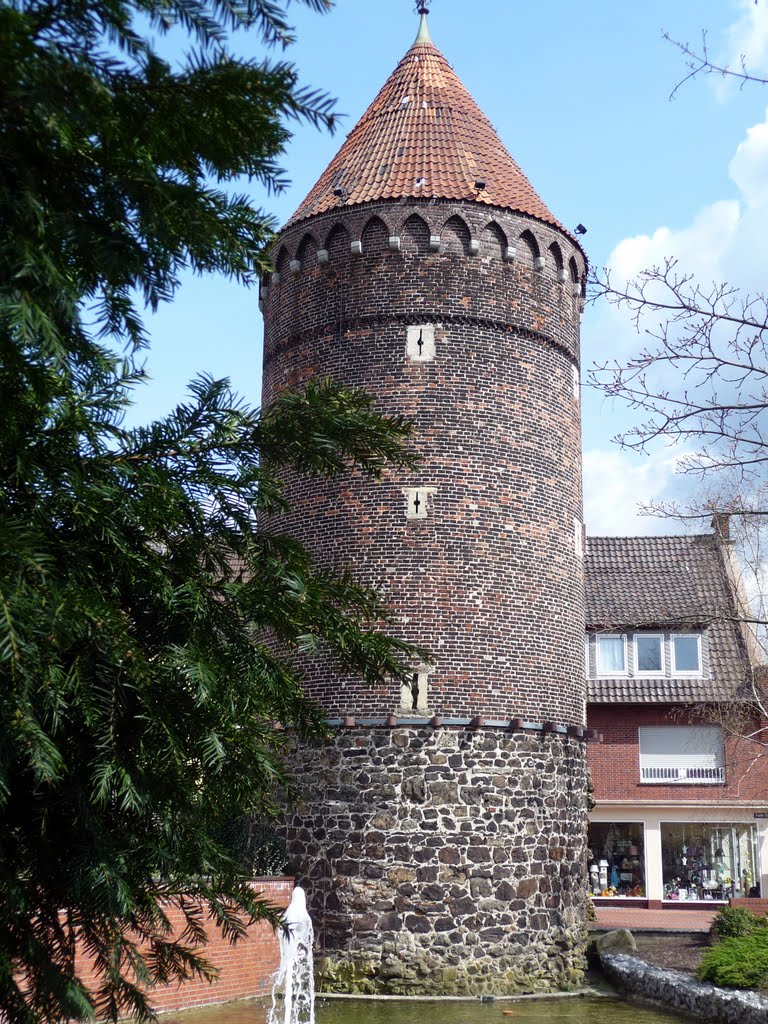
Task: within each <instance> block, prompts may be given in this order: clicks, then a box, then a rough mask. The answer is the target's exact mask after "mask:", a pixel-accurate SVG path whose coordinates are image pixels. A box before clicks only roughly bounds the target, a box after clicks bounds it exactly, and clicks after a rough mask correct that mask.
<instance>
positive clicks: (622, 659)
mask: <svg viewBox="0 0 768 1024" xmlns="http://www.w3.org/2000/svg"><path fill="white" fill-rule="evenodd" d="M586 662H587V676H588V677H591V678H593V679H594V678H598V679H601V678H602V679H615V678H618V677H621V676H629V677H630V678H633V679H648V678H654V677H656V678H664V677H666V678H668V679H669V678H673V677H676V678H690V677H692V676H702V675H704V651H703V644H702V634H701V633H645V632H643V633H593V634H592V635H591V636H588V637H587V648H586Z"/></svg>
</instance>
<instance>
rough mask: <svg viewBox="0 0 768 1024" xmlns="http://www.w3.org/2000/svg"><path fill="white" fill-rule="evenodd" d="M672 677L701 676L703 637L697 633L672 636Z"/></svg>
mask: <svg viewBox="0 0 768 1024" xmlns="http://www.w3.org/2000/svg"><path fill="white" fill-rule="evenodd" d="M671 647H672V675H673V676H700V675H701V637H700V636H699V635H698V634H696V633H689V634H680V635H675V634H673V636H672V643H671Z"/></svg>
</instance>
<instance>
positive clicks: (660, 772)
mask: <svg viewBox="0 0 768 1024" xmlns="http://www.w3.org/2000/svg"><path fill="white" fill-rule="evenodd" d="M640 781H641V782H670V783H675V782H689V783H690V782H694V783H697V784H698V785H702V786H706V785H714V784H716V783H718V782H725V768H723V767H719V768H694V767H689V768H651V767H649V766H644V767H642V768H641V769H640Z"/></svg>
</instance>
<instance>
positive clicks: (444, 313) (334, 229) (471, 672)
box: [262, 8, 586, 994]
mask: <svg viewBox="0 0 768 1024" xmlns="http://www.w3.org/2000/svg"><path fill="white" fill-rule="evenodd" d="M274 259H275V267H276V271H275V273H274V274H273V275H272V278H271V281H269V282H268V283H266V286H265V287H264V289H263V292H262V300H263V310H264V317H265V343H264V401H265V403H268V402H269V400H270V398H271V397H272V396H274V395H275V394H276V393H277V392H278V391H279V390H280V388H281V387H284V386H286V385H297V384H301V383H302V382H303V381H306V380H307V379H309V378H310V377H312V376H315V375H317V376H322V377H332V378H335V379H337V380H342V381H344V382H345V383H348V384H350V385H354V386H358V387H362V388H364V389H366V390H367V391H369V392H370V393H372V394H373V395H374V396H375V401H376V406H377V408H378V409H379V410H380V411H382V412H385V413H390V414H391V413H403V414H405V415H406V416H407V417H408V418H410V419H411V420H412V421H413V423H414V424H415V429H416V437H415V445H416V447H417V449H418V450H419V452H420V455H421V459H422V461H421V463H420V465H419V467H418V470H417V471H416V472H415V473H413V474H412V475H397V474H395V473H391V474H390V475H389V476H387V477H386V478H385V479H384V480H383V481H380V482H374V481H370V480H367V479H364V478H361V477H360V476H358V475H355V474H350V475H349V477H348V478H346V479H344V480H341V481H338V482H336V483H331V484H329V483H328V482H327V481H325V480H323V481H317V482H315V481H306V480H302V481H301V482H298V481H297V482H295V483H292V482H291V481H288V484H287V487H288V495H289V498H290V500H291V503H292V509H291V512H290V513H289V514H287V515H286V516H285V517H284V518H283V519H282V520H281V524H280V525H281V526H282V527H283V528H285V529H286V530H287V531H289V532H290V533H291V534H293V535H295V536H297V537H298V538H299V539H300V540H302V541H303V542H304V543H305V544H306V545H307V546H308V547H309V548H310V549H311V550H312V551H314V553H315V554H316V556H317V558H318V560H319V561H320V562H321V563H322V564H327V565H332V564H334V565H335V564H338V565H348V566H351V567H352V568H353V570H354V572H355V573H356V575H357V576H358V577H359V578H360V579H361V581H363V582H365V583H371V584H375V585H376V586H377V587H378V588H379V589H380V590H381V591H382V592H383V594H384V596H385V598H386V600H387V603H388V605H389V606H390V608H391V609H392V610H393V612H394V613H395V615H396V616H397V621H398V632H399V634H400V635H401V636H403V637H404V638H406V639H408V640H411V641H413V642H416V643H418V644H420V645H422V646H424V647H426V648H428V649H429V650H430V651H431V652H432V659H431V661H430V663H429V664H424V665H414V673H413V679H412V682H411V684H410V685H408V686H404V687H401V686H400V685H399V684H394V683H393V684H392V686H391V687H389V688H387V687H382V688H372V687H370V686H368V685H366V684H364V683H362V682H361V681H360V680H359V679H355V678H344V677H342V676H340V675H339V673H338V671H337V670H335V669H334V667H333V666H332V665H330V664H325V663H321V662H317V663H315V664H313V665H312V666H311V667H310V668H309V669H308V672H307V677H306V679H307V682H306V688H307V691H308V694H309V695H310V696H311V697H313V698H314V699H315V700H317V701H318V702H319V703H320V704H321V705H322V706H323V708H324V710H325V712H326V714H327V716H328V718H329V720H330V721H331V723H332V724H333V725H334V726H336V727H337V729H338V731H337V732H336V734H335V738H334V739H333V740H332V741H330V742H329V743H328V744H327V745H325V746H323V747H321V748H314V749H307V750H299V751H297V755H296V762H295V763H296V773H297V782H298V785H299V787H300V789H301V791H302V793H303V794H304V802H303V803H302V804H301V805H300V806H299V807H298V808H297V809H296V810H295V811H293V812H291V814H290V815H289V817H288V820H287V840H288V845H289V850H290V854H291V857H292V867H293V869H294V870H295V871H296V873H297V875H298V876H299V878H300V879H301V881H302V882H303V884H305V885H306V887H307V890H308V893H309V897H310V909H311V911H312V913H313V916H314V919H315V925H316V933H317V935H318V941H319V944H320V946H321V950H320V952H321V954H322V957H321V984H322V987H324V988H325V989H326V990H333V989H336V990H348V991H368V992H373V991H378V992H389V993H403V992H411V993H419V992H421V993H431V992H443V993H472V994H479V993H485V992H488V993H506V992H514V991H521V990H522V991H534V990H535V991H542V990H546V989H552V988H557V987H563V986H567V985H571V984H574V983H576V982H578V980H579V977H580V972H581V969H582V937H583V936H582V930H583V910H584V900H585V889H584V887H583V858H584V836H585V824H586V778H585V776H586V770H585V756H584V742H585V733H584V728H583V726H584V648H583V643H584V641H583V638H584V611H583V567H582V524H581V440H580V421H579V319H580V312H581V306H582V293H583V281H584V275H585V271H586V263H585V258H584V254H583V252H582V250H581V248H580V246H579V245H578V243H577V242H576V241H575V239H574V238H573V237H572V236H571V235H570V234H569V233H568V232H567V231H566V230H565V229H564V228H563V227H562V225H560V224H559V223H558V221H557V220H556V219H555V218H554V217H553V216H552V214H551V213H550V212H549V211H548V209H547V207H546V206H545V205H544V204H543V202H542V201H541V199H540V198H539V196H538V195H537V194H536V192H535V191H534V189H533V188H532V186H531V184H530V183H529V182H528V180H527V179H526V177H525V176H524V175H523V173H522V172H521V170H520V168H519V167H518V166H517V164H516V163H515V162H514V160H513V159H512V158H511V157H510V156H509V154H508V153H507V151H506V150H505V149H504V146H503V145H502V143H501V141H500V140H499V138H498V136H497V135H496V133H495V131H494V130H493V128H492V126H491V125H490V123H489V122H488V120H487V119H486V118H485V117H484V115H483V114H482V112H481V111H480V110H479V108H478V107H477V105H476V104H475V103H474V101H473V100H472V98H471V97H470V96H469V94H468V93H467V91H466V90H465V88H464V86H463V85H462V84H461V82H460V81H459V79H458V78H457V76H456V75H455V73H454V72H453V70H452V69H451V67H450V65H449V64H448V62H447V61H446V60H445V58H444V57H443V56H442V54H441V53H440V51H439V50H438V49H437V48H436V47H435V46H434V44H433V43H432V41H431V39H430V36H429V31H428V27H427V21H426V12H425V11H424V9H423V8H422V15H421V24H420V28H419V33H418V35H417V37H416V40H415V42H414V44H413V45H412V46H411V48H410V49H409V50H408V52H407V53H406V55H405V57H404V58H403V59H402V60H401V61H400V63H399V64H398V66H397V68H396V69H395V71H394V72H393V73H392V75H391V76H390V78H389V79H388V80H387V82H386V83H385V85H384V87H383V88H382V90H381V91H380V93H379V95H378V96H377V97H376V99H375V100H374V101H373V103H372V104H371V106H370V107H369V108H368V110H367V111H366V113H365V114H364V115H363V117H362V119H361V120H360V122H359V123H358V124H357V125H356V127H355V128H354V129H353V130H352V132H351V133H350V134H349V136H348V137H347V140H346V142H345V143H344V145H343V146H342V148H341V150H340V151H339V153H338V154H337V156H336V157H335V158H334V159H333V161H332V162H331V164H330V166H329V167H328V168H327V169H326V171H325V172H324V173H323V175H322V176H321V178H320V180H319V181H318V183H317V184H316V185H315V187H314V188H313V189H312V191H311V192H310V193H309V195H308V196H307V198H306V199H305V200H304V202H303V203H302V204H301V205H300V207H299V209H298V210H297V211H296V213H295V214H294V216H293V217H292V219H291V220H290V222H289V223H288V225H287V226H286V227H285V229H284V230H283V232H282V234H281V236H280V239H279V241H278V243H277V246H276V249H275V254H274Z"/></svg>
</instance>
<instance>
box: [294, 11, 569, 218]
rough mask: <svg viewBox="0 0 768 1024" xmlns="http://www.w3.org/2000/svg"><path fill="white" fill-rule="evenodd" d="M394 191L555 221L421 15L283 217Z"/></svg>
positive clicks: (396, 195) (355, 202)
mask: <svg viewBox="0 0 768 1024" xmlns="http://www.w3.org/2000/svg"><path fill="white" fill-rule="evenodd" d="M483 182H484V183H485V187H484V188H478V183H483ZM334 189H336V190H338V189H344V192H343V193H342V194H341V195H335V194H334ZM402 198H421V199H425V198H426V199H432V198H437V199H452V200H463V201H467V202H475V203H482V204H485V205H488V206H499V207H502V208H505V209H509V210H514V211H516V212H518V213H524V214H528V215H529V216H531V217H535V218H536V219H537V220H541V221H545V222H546V223H547V224H554V225H556V226H557V227H562V225H560V224H559V223H558V221H557V220H556V219H555V218H554V217H553V216H552V214H551V213H550V212H549V210H548V209H547V207H546V206H545V205H544V203H543V202H542V201H541V199H540V198H539V196H538V195H537V194H536V191H535V190H534V188H533V186H532V185H531V183H530V182H529V181H528V179H527V178H526V176H525V175H524V174H523V172H522V171H521V170H520V168H519V167H518V165H517V164H516V163H515V161H514V160H513V159H512V157H511V156H510V155H509V153H508V152H507V151H506V149H505V148H504V146H503V144H502V142H501V140H500V139H499V137H498V135H497V134H496V132H495V130H494V128H493V126H492V125H491V123H490V121H489V120H488V118H487V117H486V116H485V115H484V114H483V112H482V111H481V110H480V108H479V107H478V105H477V104H476V103H475V101H474V100H473V99H472V97H471V96H470V95H469V93H468V92H467V90H466V89H465V88H464V86H463V85H462V83H461V82H460V80H459V78H458V76H457V75H456V73H455V72H454V70H453V68H452V67H451V66H450V64H449V63H448V61H447V60H446V59H445V57H444V56H443V55H442V53H440V51H439V50H438V49H437V47H436V46H435V45H434V44H433V43H432V41H431V40H430V38H429V33H428V31H427V29H426V20H425V19H424V18H422V25H421V29H420V31H419V34H418V36H417V37H416V41H415V42H414V44H413V45H412V46H411V48H410V49H409V50H408V52H407V53H406V55H405V56H404V57H403V59H402V60H401V61H400V63H399V64H398V65H397V67H396V68H395V70H394V71H393V72H392V74H391V75H390V76H389V78H388V79H387V81H386V83H385V84H384V86H383V88H382V89H381V91H380V92H379V94H378V96H377V97H376V99H375V100H374V101H373V103H372V104H371V105H370V107H369V108H368V109H367V110H366V112H365V114H363V116H362V118H361V119H360V121H358V123H357V124H356V125H355V127H354V128H353V129H352V131H351V132H350V133H349V135H348V136H347V139H346V141H345V143H344V145H343V146H342V147H341V149H340V150H339V152H338V153H337V154H336V156H335V157H334V158H333V160H332V161H331V163H330V164H329V165H328V168H327V169H326V171H325V172H324V174H323V175H322V177H321V178H320V180H319V181H318V182H317V184H316V185H315V186H314V188H313V189H312V190H311V191H310V193H309V195H308V196H307V197H306V199H305V200H304V202H303V203H302V204H301V205H300V206H299V208H298V210H297V211H296V213H295V214H294V215H293V217H292V218H291V220H290V222H289V223H290V224H294V223H296V222H297V221H300V220H304V219H305V218H306V217H311V216H314V215H315V214H319V213H325V212H327V211H328V210H333V209H340V208H343V207H350V206H357V205H359V204H361V203H372V202H377V201H379V200H386V199H392V200H398V199H402Z"/></svg>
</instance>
